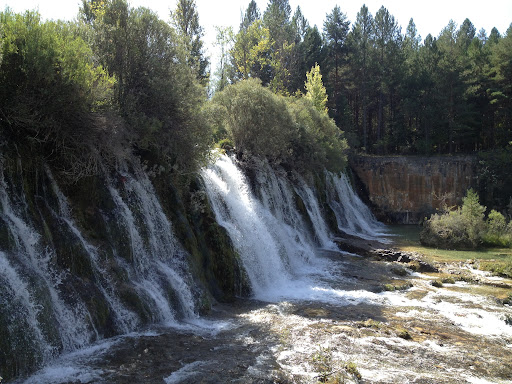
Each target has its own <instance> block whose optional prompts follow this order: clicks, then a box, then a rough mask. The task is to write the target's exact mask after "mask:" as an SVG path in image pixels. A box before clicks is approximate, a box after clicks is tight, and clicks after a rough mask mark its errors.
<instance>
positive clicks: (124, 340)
mask: <svg viewBox="0 0 512 384" xmlns="http://www.w3.org/2000/svg"><path fill="white" fill-rule="evenodd" d="M315 268H316V269H312V270H310V271H307V272H304V275H303V276H299V277H296V279H295V280H294V281H293V282H292V285H291V286H290V287H289V288H290V289H289V290H286V291H283V292H282V294H281V295H279V294H276V293H274V295H272V296H271V297H269V298H268V299H267V300H255V299H238V300H237V301H236V302H234V303H231V304H215V305H214V306H213V308H212V309H211V311H210V313H209V314H208V315H207V316H204V317H201V318H200V319H199V320H197V321H195V322H194V323H193V324H186V323H183V324H178V325H174V326H172V327H162V326H158V327H153V328H151V329H146V330H145V331H143V332H139V333H131V334H128V335H124V336H121V337H118V338H114V339H109V340H107V341H106V342H104V343H102V344H96V345H93V346H90V347H88V348H86V349H83V350H79V351H77V352H74V353H72V354H68V355H64V356H62V357H60V358H59V359H58V360H56V361H55V362H54V363H53V364H51V365H50V366H47V367H46V368H44V369H43V370H41V371H39V372H37V373H36V374H35V375H33V376H32V377H30V378H28V379H26V380H25V381H20V382H25V383H37V384H43V383H52V384H54V383H83V384H85V383H138V384H140V383H163V384H170V383H317V382H329V383H512V381H511V378H512V353H511V352H512V326H511V325H510V323H511V319H512V309H511V308H510V307H509V306H506V305H503V304H501V303H500V302H499V301H498V300H497V299H495V298H493V297H492V296H491V295H490V294H488V293H487V292H488V290H485V289H481V288H482V286H481V285H475V284H470V283H466V282H462V281H461V282H456V283H455V284H445V285H444V286H443V287H441V288H436V287H434V286H432V285H431V281H432V280H434V279H436V276H435V275H432V274H431V275H425V274H419V273H415V272H411V271H407V274H406V276H398V275H397V273H396V271H397V268H398V269H404V268H403V267H402V266H399V265H398V264H397V263H389V262H384V261H377V260H374V259H372V258H368V257H359V256H357V255H353V254H348V253H343V252H335V251H322V255H321V256H319V258H318V263H317V265H316V267H315ZM461 268H464V269H467V267H466V266H463V267H461ZM467 271H469V272H470V273H471V270H470V269H469V270H467ZM467 271H466V272H467ZM476 272H477V271H475V273H476ZM479 273H480V274H481V272H479ZM494 281H496V280H494ZM384 283H388V284H391V285H393V286H395V287H402V288H403V287H406V288H407V289H403V290H400V289H397V290H395V291H385V290H383V289H382V287H383V284H384ZM501 283H502V285H503V284H505V283H508V284H510V282H505V281H502V282H501ZM496 289H498V288H496Z"/></svg>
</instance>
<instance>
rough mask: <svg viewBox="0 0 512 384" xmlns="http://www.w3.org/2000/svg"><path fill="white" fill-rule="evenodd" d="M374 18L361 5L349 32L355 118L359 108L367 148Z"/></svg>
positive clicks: (364, 145)
mask: <svg viewBox="0 0 512 384" xmlns="http://www.w3.org/2000/svg"><path fill="white" fill-rule="evenodd" d="M373 24H374V20H373V16H372V14H371V13H370V12H369V11H368V7H366V6H365V5H363V6H362V7H361V9H360V11H359V12H358V13H357V17H356V22H355V23H354V26H353V29H352V33H351V42H350V43H351V51H352V56H351V60H350V63H351V70H352V72H353V73H354V82H355V84H354V87H355V89H356V92H357V95H356V97H355V99H356V100H357V102H356V105H355V110H356V111H355V120H356V123H357V124H358V123H359V110H360V109H361V110H362V119H361V128H362V129H361V131H362V134H361V136H362V137H363V148H364V149H365V150H368V144H369V143H368V136H369V135H368V127H369V119H368V110H369V103H370V98H369V88H370V83H371V79H370V66H371V53H372V52H371V49H372V39H373V34H374V31H373V30H374V26H373Z"/></svg>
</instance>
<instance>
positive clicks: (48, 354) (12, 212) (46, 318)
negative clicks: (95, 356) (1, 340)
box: [0, 169, 94, 371]
mask: <svg viewBox="0 0 512 384" xmlns="http://www.w3.org/2000/svg"><path fill="white" fill-rule="evenodd" d="M11 197H12V198H11ZM13 199H15V200H14V201H13ZM0 204H1V211H0V223H1V224H2V226H4V228H3V229H2V230H3V231H5V232H4V235H5V236H6V238H7V240H8V243H9V245H10V246H9V247H8V249H6V250H3V251H1V252H0V259H1V262H0V278H1V280H3V284H1V288H0V301H1V307H2V311H3V312H4V313H3V314H2V315H3V316H2V320H3V321H2V322H3V323H4V324H3V326H6V327H7V328H8V333H7V335H6V337H7V338H8V339H9V340H8V343H9V344H10V345H11V348H12V349H13V352H14V353H19V354H20V357H19V358H18V360H17V362H16V364H19V365H21V366H19V367H15V368H14V371H19V370H21V371H23V370H24V369H25V368H26V366H30V364H34V362H35V364H36V365H37V364H44V363H45V362H47V361H48V360H50V359H51V358H53V357H55V356H56V355H57V354H58V353H59V352H61V351H71V350H74V349H76V348H78V347H81V346H84V345H86V344H87V343H88V342H90V340H91V339H92V338H93V336H94V335H93V333H92V330H91V328H90V327H89V324H88V319H87V313H88V312H87V309H86V307H85V305H84V304H83V302H82V301H81V300H80V298H79V297H78V295H76V294H75V293H71V294H70V295H68V296H71V297H67V298H66V299H65V298H64V292H63V289H64V288H65V287H63V281H64V280H65V278H66V275H67V272H66V271H63V270H59V269H58V268H56V267H55V265H54V263H53V259H54V258H55V252H54V250H53V249H52V248H51V246H50V244H48V243H46V242H45V241H44V240H43V237H42V236H41V234H39V233H38V232H37V231H36V230H35V229H34V226H33V225H32V224H30V221H29V218H28V216H29V215H28V213H27V207H28V205H27V202H26V201H25V198H24V195H21V196H20V195H17V194H16V193H15V188H14V187H12V188H10V187H9V185H8V184H7V182H6V181H5V179H4V175H3V169H0ZM25 360H33V361H26V366H24V363H23V361H25Z"/></svg>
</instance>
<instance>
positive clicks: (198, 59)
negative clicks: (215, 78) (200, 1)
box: [171, 0, 209, 85]
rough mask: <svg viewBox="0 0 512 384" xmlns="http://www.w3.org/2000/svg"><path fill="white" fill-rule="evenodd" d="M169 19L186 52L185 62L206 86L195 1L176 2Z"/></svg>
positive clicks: (200, 32) (205, 62)
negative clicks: (171, 20) (172, 22)
mask: <svg viewBox="0 0 512 384" xmlns="http://www.w3.org/2000/svg"><path fill="white" fill-rule="evenodd" d="M171 17H172V19H173V21H174V25H175V26H176V30H177V32H178V34H179V35H180V37H181V41H182V43H183V44H184V46H185V50H186V52H187V56H188V57H187V61H188V64H189V65H190V67H192V68H193V70H194V72H195V73H196V75H197V78H198V80H199V81H201V82H202V84H203V85H206V84H207V81H208V77H209V74H208V73H207V69H208V65H209V62H208V59H207V58H206V57H205V56H204V53H203V41H202V40H201V38H202V37H203V34H204V33H203V28H202V27H201V25H200V24H199V14H198V13H197V9H196V3H195V0H178V4H177V6H176V10H175V11H174V12H171Z"/></svg>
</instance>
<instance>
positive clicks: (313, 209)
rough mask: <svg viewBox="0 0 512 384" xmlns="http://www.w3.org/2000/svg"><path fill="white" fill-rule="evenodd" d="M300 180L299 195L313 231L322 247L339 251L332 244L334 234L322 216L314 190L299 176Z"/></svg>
mask: <svg viewBox="0 0 512 384" xmlns="http://www.w3.org/2000/svg"><path fill="white" fill-rule="evenodd" d="M296 177H297V179H298V180H299V187H297V189H296V190H297V193H298V194H299V195H300V197H301V198H302V201H303V202H304V205H305V206H306V209H307V211H308V214H309V217H310V218H311V220H312V222H313V229H314V231H315V235H316V238H317V239H318V241H319V242H320V245H321V246H322V247H323V248H325V249H337V247H336V245H335V244H334V243H333V242H332V240H331V239H332V234H331V233H330V231H329V229H328V228H327V224H326V222H325V220H324V218H323V216H322V212H321V210H320V206H319V204H318V199H317V197H316V196H315V193H314V192H313V190H312V189H311V188H310V187H309V186H308V185H307V184H306V182H305V181H304V180H303V179H302V177H300V176H299V175H297V176H296Z"/></svg>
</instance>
